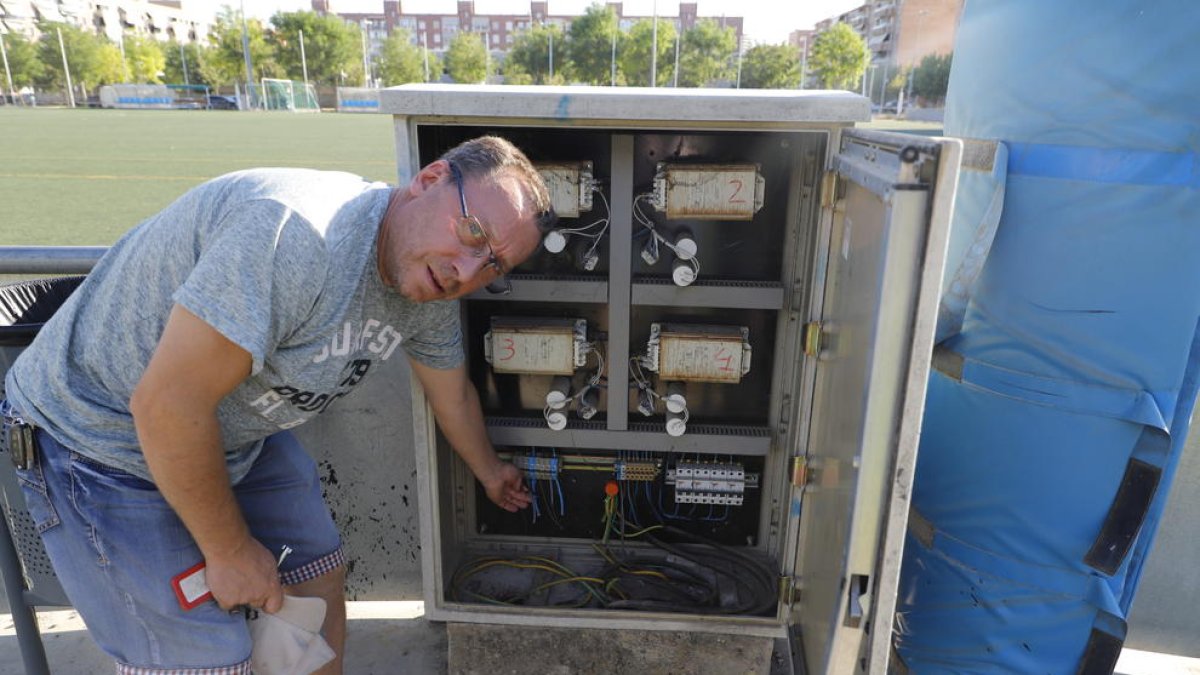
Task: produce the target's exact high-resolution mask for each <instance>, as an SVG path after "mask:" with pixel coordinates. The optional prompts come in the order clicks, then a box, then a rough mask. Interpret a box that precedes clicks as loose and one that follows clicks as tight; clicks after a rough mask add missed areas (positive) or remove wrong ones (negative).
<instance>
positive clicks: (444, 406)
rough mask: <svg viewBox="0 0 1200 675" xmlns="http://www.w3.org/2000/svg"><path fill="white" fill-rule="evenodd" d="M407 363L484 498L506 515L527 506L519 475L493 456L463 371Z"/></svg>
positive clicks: (472, 388)
mask: <svg viewBox="0 0 1200 675" xmlns="http://www.w3.org/2000/svg"><path fill="white" fill-rule="evenodd" d="M409 362H410V363H411V364H412V369H413V372H414V373H416V374H417V379H418V380H420V381H421V387H422V388H423V389H424V390H425V397H426V398H428V399H429V405H430V406H431V407H432V408H433V415H434V417H436V418H437V421H438V426H440V427H441V429H442V433H443V434H444V435H445V436H446V440H448V441H450V445H451V446H452V447H453V448H454V450H455V451H456V452H458V454H459V456H460V457H462V458H463V461H465V462H466V463H467V466H468V467H470V468H471V473H473V474H475V477H476V478H478V479H479V482H480V483H482V484H483V488H484V489H485V490H486V491H487V495H488V497H489V498H490V499H491V500H492V501H493V502H495V503H496V505H498V506H499V507H500V508H502V509H505V510H507V511H516V510H518V509H523V508H525V507H526V506H529V502H530V496H529V491H528V490H527V489H526V488H525V484H524V481H523V479H522V477H521V471H520V470H519V469H517V467H515V466H513V465H512V464H510V463H508V462H505V461H502V460H501V459H500V458H499V457H498V456H496V450H495V448H493V447H492V442H491V441H490V440H488V437H487V429H486V427H484V424H483V410H482V409H481V408H480V406H479V393H478V392H476V391H475V386H474V385H472V384H471V381H470V379H468V378H467V367H466V366H465V365H459V366H458V367H457V368H451V369H450V370H438V369H436V368H430V367H429V366H426V365H423V364H421V363H418V362H417V361H414V360H412V359H409Z"/></svg>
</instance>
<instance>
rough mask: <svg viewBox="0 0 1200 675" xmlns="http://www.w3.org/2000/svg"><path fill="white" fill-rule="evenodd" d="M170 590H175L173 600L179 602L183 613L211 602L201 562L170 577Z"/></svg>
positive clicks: (210, 592)
mask: <svg viewBox="0 0 1200 675" xmlns="http://www.w3.org/2000/svg"><path fill="white" fill-rule="evenodd" d="M171 588H172V589H174V590H175V599H176V600H178V601H179V606H180V607H182V608H183V609H184V610H185V611H186V610H189V609H195V608H197V607H199V606H200V605H202V604H204V603H205V602H207V601H209V600H212V596H213V595H212V591H210V590H208V582H207V580H206V579H205V578H204V563H203V562H200V563H197V564H196V565H195V566H194V567H191V568H189V569H188V570H187V571H186V572H182V573H180V574H177V575H175V576H174V577H172V579H171Z"/></svg>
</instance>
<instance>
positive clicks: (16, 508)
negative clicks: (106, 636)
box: [0, 276, 83, 673]
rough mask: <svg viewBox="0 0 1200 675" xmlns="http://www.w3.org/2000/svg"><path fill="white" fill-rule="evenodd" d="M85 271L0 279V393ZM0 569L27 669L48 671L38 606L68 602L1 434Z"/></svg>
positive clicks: (29, 671)
mask: <svg viewBox="0 0 1200 675" xmlns="http://www.w3.org/2000/svg"><path fill="white" fill-rule="evenodd" d="M82 281H83V277H77V276H76V277H59V278H55V279H38V280H35V281H20V282H15V283H10V284H4V285H0V396H2V395H3V390H4V376H5V375H6V374H7V373H8V369H9V368H11V367H12V364H13V362H14V361H16V360H17V357H18V356H19V355H20V354H21V352H22V351H23V350H24V349H25V348H26V347H28V346H29V344H30V343H31V342H33V338H34V337H36V336H37V333H38V331H39V330H41V328H42V326H44V325H45V324H46V322H47V321H49V320H50V317H51V316H53V315H54V312H56V311H58V308H59V307H62V304H63V303H64V302H66V300H67V298H69V297H70V296H71V293H73V292H74V291H75V289H76V288H78V287H79V284H80V282H82ZM0 450H2V451H3V452H2V453H0V498H2V503H0V506H2V507H3V511H4V518H3V519H0V574H2V575H3V577H4V592H5V595H6V597H7V598H8V606H9V611H10V612H12V617H13V623H14V624H15V625H16V629H17V642H18V644H19V645H20V648H21V660H22V661H24V665H25V672H26V673H49V667H48V665H47V663H46V651H45V648H44V647H43V646H42V641H41V635H40V633H39V632H38V627H37V622H36V619H35V617H34V614H33V612H34V608H35V607H69V606H70V604H71V603H70V601H69V600H67V596H66V593H64V592H63V590H62V586H61V585H60V584H59V583H58V577H56V576H55V575H54V568H53V567H52V566H51V565H50V558H49V557H48V556H47V555H46V549H45V547H44V546H42V538H41V535H39V534H38V531H37V528H36V527H34V525H33V520H32V519H31V518H30V517H29V513H28V511H27V509H26V508H25V496H24V494H22V492H21V488H20V484H19V483H18V480H17V475H16V472H15V471H14V469H13V465H12V462H11V461H10V460H11V458H10V457H9V456H8V455H9V453H8V443H7V439H0Z"/></svg>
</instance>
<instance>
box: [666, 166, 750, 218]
mask: <svg viewBox="0 0 1200 675" xmlns="http://www.w3.org/2000/svg"><path fill="white" fill-rule="evenodd" d="M765 191H766V181H765V180H763V177H762V175H761V174H760V173H759V171H758V165H757V164H672V163H667V162H660V163H659V164H658V167H657V171H656V173H655V176H654V196H653V199H652V201H651V203H652V204H653V205H654V208H655V209H656V210H658V211H662V212H665V213H666V214H667V218H669V219H676V218H701V219H705V220H753V219H754V214H755V213H758V210H759V209H761V208H762V207H763V195H764V193H765Z"/></svg>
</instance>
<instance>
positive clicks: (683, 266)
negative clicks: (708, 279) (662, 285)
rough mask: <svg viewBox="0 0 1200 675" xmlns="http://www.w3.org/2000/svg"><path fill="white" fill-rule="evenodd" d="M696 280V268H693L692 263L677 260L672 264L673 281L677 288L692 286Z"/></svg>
mask: <svg viewBox="0 0 1200 675" xmlns="http://www.w3.org/2000/svg"><path fill="white" fill-rule="evenodd" d="M695 280H696V268H695V267H692V264H691V263H690V262H687V261H686V260H680V259H679V258H676V259H675V262H673V263H671V281H674V282H675V285H676V286H691V285H692V282H693V281H695Z"/></svg>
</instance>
